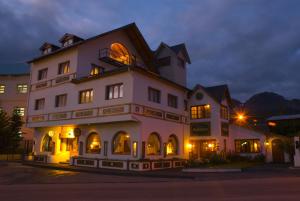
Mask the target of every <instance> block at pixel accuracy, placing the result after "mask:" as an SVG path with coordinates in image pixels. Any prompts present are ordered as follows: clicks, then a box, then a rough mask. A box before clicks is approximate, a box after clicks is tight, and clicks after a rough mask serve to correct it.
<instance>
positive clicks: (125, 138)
mask: <svg viewBox="0 0 300 201" xmlns="http://www.w3.org/2000/svg"><path fill="white" fill-rule="evenodd" d="M112 146H113V147H112V149H113V153H114V154H130V153H131V147H130V146H131V142H130V135H129V134H127V133H125V132H122V131H121V132H118V133H117V134H116V135H115V136H114V138H113V144H112Z"/></svg>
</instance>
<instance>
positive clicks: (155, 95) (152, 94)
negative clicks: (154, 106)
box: [148, 87, 160, 103]
mask: <svg viewBox="0 0 300 201" xmlns="http://www.w3.org/2000/svg"><path fill="white" fill-rule="evenodd" d="M148 100H149V101H151V102H155V103H160V91H159V90H157V89H154V88H151V87H149V88H148Z"/></svg>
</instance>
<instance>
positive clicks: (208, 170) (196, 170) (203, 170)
mask: <svg viewBox="0 0 300 201" xmlns="http://www.w3.org/2000/svg"><path fill="white" fill-rule="evenodd" d="M182 172H191V173H227V172H242V169H229V168H228V169H218V168H190V169H183V170H182Z"/></svg>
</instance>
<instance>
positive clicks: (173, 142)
mask: <svg viewBox="0 0 300 201" xmlns="http://www.w3.org/2000/svg"><path fill="white" fill-rule="evenodd" d="M177 154H178V140H177V137H176V136H175V135H170V137H169V139H168V143H167V155H177Z"/></svg>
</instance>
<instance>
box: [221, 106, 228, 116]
mask: <svg viewBox="0 0 300 201" xmlns="http://www.w3.org/2000/svg"><path fill="white" fill-rule="evenodd" d="M221 118H222V119H229V114H228V108H227V107H226V106H224V105H222V106H221Z"/></svg>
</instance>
